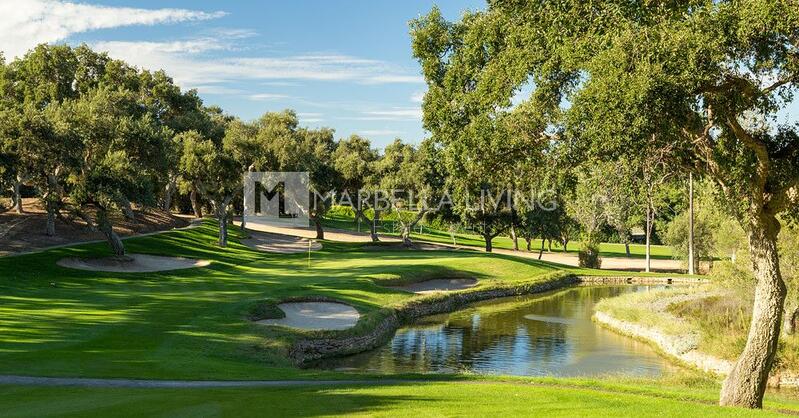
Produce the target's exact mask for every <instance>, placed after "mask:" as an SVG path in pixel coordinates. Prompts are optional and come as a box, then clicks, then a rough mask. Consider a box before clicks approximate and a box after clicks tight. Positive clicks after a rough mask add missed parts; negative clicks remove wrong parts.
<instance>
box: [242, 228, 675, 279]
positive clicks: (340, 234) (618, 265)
mask: <svg viewBox="0 0 799 418" xmlns="http://www.w3.org/2000/svg"><path fill="white" fill-rule="evenodd" d="M247 228H248V229H250V228H251V229H253V230H256V231H263V232H272V233H277V234H285V235H294V236H297V237H304V238H314V237H316V230H315V229H313V228H288V227H273V226H263V225H248V226H247ZM325 239H328V240H331V241H340V242H372V240H371V238H370V237H369V234H368V233H363V232H361V233H359V232H354V231H348V230H342V229H325ZM380 241H381V242H401V240H400V239H399V238H397V237H387V236H384V235H381V236H380ZM434 245H435V249H441V248H442V247H445V248H452V249H457V248H466V249H470V250H477V251H483V248H482V247H473V246H465V245H457V246H454V245H452V244H444V243H435V244H434ZM422 249H427V248H422ZM429 249H433V248H432V247H431V248H429ZM494 253H495V254H503V255H512V256H516V257H524V258H528V259H534V260H537V259H538V251H534V252H526V251H513V250H506V249H502V248H494ZM541 259H542V260H544V261H549V262H552V263H558V264H565V265H567V266H573V267H577V266H578V265H579V263H578V259H577V252H572V253H560V252H552V253H550V252H546V251H545V252H544V254H543V256H542V257H541ZM651 266H652V270H654V271H672V272H674V271H682V269H683V268H682V264H681V263H680V261H678V260H670V259H668V260H664V259H654V258H653V259H652V260H651ZM602 269H604V270H637V271H644V270H646V260H645V259H643V258H632V257H631V258H627V257H602Z"/></svg>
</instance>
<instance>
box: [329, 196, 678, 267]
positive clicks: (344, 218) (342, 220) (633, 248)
mask: <svg viewBox="0 0 799 418" xmlns="http://www.w3.org/2000/svg"><path fill="white" fill-rule="evenodd" d="M337 209H338V210H333V211H331V212H330V213H329V214H328V215H327V216H326V218H325V220H324V224H325V226H326V227H328V228H337V229H345V230H352V231H354V230H358V223H357V222H355V219H354V218H353V217H352V215H351V214H350V213H349V212H350V211H347V210H342V209H340V208H337ZM393 226H394V220H392V217H391V216H388V217H387V219H383V220H381V222H380V226H379V228H380V229H379V231H380V233H381V234H385V235H391V236H399V232H398V228H399V227H398V226H397V227H393ZM360 231H361V232H369V225H366V224H363V223H362V224H361V227H360ZM453 236H454V238H455V243H456V244H457V245H465V246H473V247H479V248H483V247H485V241H484V240H483V238H482V237H481V236H479V235H476V234H469V233H455V234H451V233H450V232H449V231H443V230H439V229H435V228H431V227H428V226H423V227H422V232H421V233H419V227H418V226H417V227H416V228H415V229H414V231H413V233H412V234H411V238H412V239H414V240H418V241H428V242H435V243H444V244H453ZM491 242H492V245H493V246H494V248H502V249H506V250H511V249H513V240H512V239H510V238H509V237H507V236H499V237H496V238H494V239H493V240H492V241H491ZM518 243H519V249H521V250H526V245H527V243H526V242H525V241H524V240H523V239H522V238H518ZM531 247H532V250H533V251H538V250H539V249H540V248H541V240H540V239H535V240H533V241H532V246H531ZM579 248H580V243H579V242H577V241H574V242H570V243H569V248H568V250H569V252H572V253H574V252H577V251H578V250H579ZM552 251H554V252H563V246H562V245H560V244H559V243H557V242H554V241H553V242H552ZM599 251H600V255H602V256H604V257H626V256H627V253H626V251H625V249H624V245H623V244H617V243H609V242H604V243H602V244H600V246H599ZM651 251H652V254H651V256H652V258H657V259H671V258H672V251H671V247H668V246H666V245H652V246H651ZM630 256H631V257H633V258H644V257H646V246H645V245H642V244H631V245H630Z"/></svg>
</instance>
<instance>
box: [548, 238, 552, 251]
mask: <svg viewBox="0 0 799 418" xmlns="http://www.w3.org/2000/svg"><path fill="white" fill-rule="evenodd" d="M547 252H550V253H551V252H552V240H551V239H549V238H547Z"/></svg>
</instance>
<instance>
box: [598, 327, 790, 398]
mask: <svg viewBox="0 0 799 418" xmlns="http://www.w3.org/2000/svg"><path fill="white" fill-rule="evenodd" d="M594 319H595V320H596V321H597V322H598V323H600V324H602V325H603V326H605V327H607V328H609V329H611V330H613V331H615V332H618V333H619V334H624V335H627V336H630V337H633V338H637V339H641V340H644V341H647V342H649V343H650V344H653V345H654V346H655V347H657V348H658V349H659V350H660V351H662V352H664V353H665V354H667V355H669V356H671V357H674V358H676V359H677V360H680V361H682V362H684V363H686V364H688V365H690V366H692V367H696V368H698V369H700V370H703V371H705V372H709V373H713V374H715V375H718V376H722V377H723V376H726V375H727V374H729V373H730V370H732V367H733V362H732V361H729V360H724V359H721V358H718V357H714V356H711V355H709V354H706V353H703V352H701V351H699V350H697V347H698V343H699V335H698V333H691V334H688V335H680V336H673V335H667V334H665V333H663V332H661V331H660V330H658V329H656V328H652V327H645V326H643V325H639V324H636V323H633V322H628V321H623V320H620V319H617V318H614V317H613V316H611V315H609V314H607V313H605V312H600V311H597V312H596V313H595V314H594ZM768 385H769V386H772V387H799V374H796V373H794V372H791V371H778V372H776V373H772V375H771V376H770V377H769V380H768Z"/></svg>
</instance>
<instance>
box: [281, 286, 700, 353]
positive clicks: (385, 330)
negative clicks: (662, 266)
mask: <svg viewBox="0 0 799 418" xmlns="http://www.w3.org/2000/svg"><path fill="white" fill-rule="evenodd" d="M704 282H705V280H704V279H701V278H685V277H658V276H653V277H635V276H611V277H595V276H575V275H563V276H560V277H557V278H555V279H552V280H548V281H545V282H540V281H535V282H527V283H520V284H513V285H497V286H492V287H479V286H478V287H475V288H473V289H466V290H462V291H456V292H448V293H441V294H434V295H430V296H426V297H419V298H415V299H412V300H410V301H408V302H406V303H405V304H404V305H402V306H400V307H398V308H394V309H391V308H386V311H384V313H383V314H384V315H385V317H384V318H383V319H382V320H381V321H380V322H379V323H378V325H377V326H375V327H374V328H373V329H371V330H369V331H367V332H366V333H365V334H361V335H354V336H345V337H330V338H313V339H303V340H299V341H296V342H295V343H294V344H293V345H292V346H291V348H290V349H289V358H290V359H291V360H292V361H293V362H294V363H295V364H297V365H298V366H307V365H308V364H309V363H311V362H313V361H316V360H321V359H324V358H330V357H337V356H343V355H348V354H355V353H360V352H363V351H367V350H371V349H374V348H377V347H379V346H380V345H382V344H384V343H385V342H386V341H388V340H389V339H390V338H391V337H392V336H393V335H394V333H395V332H396V331H397V329H399V327H401V326H402V325H405V324H408V323H410V322H413V321H414V320H416V319H419V318H421V317H424V316H428V315H435V314H441V313H447V312H454V311H456V310H458V309H461V308H463V307H465V306H466V305H468V304H470V303H474V302H480V301H485V300H490V299H498V298H503V297H510V296H522V295H531V294H536V293H543V292H546V291H550V290H555V289H560V288H563V287H567V286H573V285H578V284H669V283H685V284H688V283H694V284H698V283H704ZM300 299H305V300H309V299H310V298H307V297H306V298H300Z"/></svg>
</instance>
